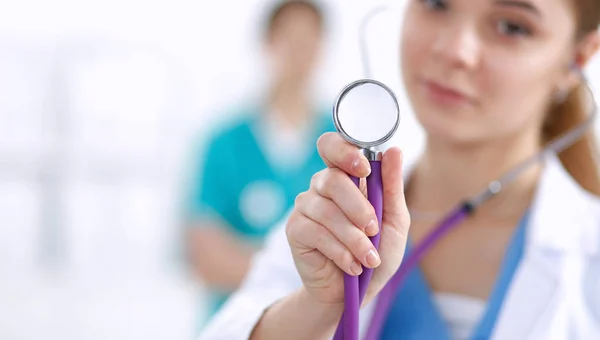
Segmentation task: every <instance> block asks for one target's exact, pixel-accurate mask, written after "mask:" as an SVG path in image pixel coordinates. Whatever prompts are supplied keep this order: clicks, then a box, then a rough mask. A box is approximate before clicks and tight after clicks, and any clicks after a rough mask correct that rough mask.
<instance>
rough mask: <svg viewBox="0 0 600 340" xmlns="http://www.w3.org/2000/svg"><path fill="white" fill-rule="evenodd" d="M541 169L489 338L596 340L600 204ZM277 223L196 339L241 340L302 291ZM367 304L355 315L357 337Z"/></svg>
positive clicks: (550, 161) (554, 168) (562, 173)
mask: <svg viewBox="0 0 600 340" xmlns="http://www.w3.org/2000/svg"><path fill="white" fill-rule="evenodd" d="M546 164H547V165H546V167H545V168H544V171H543V174H542V178H541V182H540V185H539V186H538V191H537V193H536V195H535V199H534V202H533V206H532V215H531V217H530V222H529V226H528V230H527V236H526V245H525V251H524V255H523V259H522V261H521V263H520V264H519V267H518V268H517V271H516V272H515V276H514V278H513V280H512V282H511V285H510V287H509V290H508V291H507V295H506V297H505V302H504V304H503V307H502V309H501V311H500V313H499V316H498V320H497V323H496V327H495V330H494V332H493V338H492V339H494V340H524V339H530V340H533V339H544V340H548V339H557V340H558V339H560V340H563V339H564V340H567V339H568V340H579V339H582V340H583V339H586V340H587V339H600V199H599V198H598V197H595V196H593V195H591V194H589V193H587V192H585V191H584V190H583V189H582V188H581V187H580V186H578V185H577V183H576V182H575V181H574V180H573V179H572V178H571V177H570V176H569V175H568V173H567V172H566V170H565V169H564V168H563V167H562V165H561V163H560V162H559V160H558V159H557V158H556V157H555V156H549V157H548V158H547V162H546ZM409 168H410V166H409ZM407 172H408V171H407ZM284 225H285V223H282V225H281V226H280V227H279V228H277V229H276V230H275V231H274V232H273V233H272V234H271V235H270V237H269V240H268V242H267V244H266V247H265V248H264V249H263V250H262V251H261V252H260V253H259V254H258V255H257V256H256V257H255V259H254V263H253V267H252V270H251V272H250V273H249V275H248V277H247V278H246V280H245V282H244V284H243V286H242V287H241V289H240V290H239V291H238V292H237V293H236V294H234V295H233V296H232V298H231V299H230V300H229V301H228V303H227V304H226V305H225V306H224V307H223V309H222V310H221V311H220V312H219V313H218V314H217V315H216V316H215V318H214V319H213V320H212V322H210V323H209V325H207V328H205V329H204V332H203V333H202V334H201V335H200V338H199V340H237V339H248V337H249V334H250V332H251V331H252V329H253V327H254V325H255V324H256V323H257V321H258V320H259V318H260V317H261V314H262V313H263V311H264V310H265V309H266V308H267V307H268V306H269V305H271V304H272V303H273V302H275V301H276V300H277V299H279V298H281V297H283V296H285V295H287V294H289V293H290V292H292V291H294V290H296V289H297V288H299V287H300V286H301V284H302V283H301V281H300V277H299V275H298V273H297V272H296V268H295V266H294V262H293V261H292V257H291V254H290V251H289V247H288V243H287V239H286V236H285V228H284ZM372 305H373V304H372V303H371V306H367V307H365V308H363V310H361V314H360V318H361V331H362V332H364V331H365V330H366V324H365V321H367V320H368V319H370V314H371V312H372V310H371V307H372ZM362 332H361V333H362ZM363 334H364V333H363ZM282 339H285V336H284V335H282Z"/></svg>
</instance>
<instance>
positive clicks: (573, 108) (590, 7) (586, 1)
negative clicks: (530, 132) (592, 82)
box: [543, 0, 600, 196]
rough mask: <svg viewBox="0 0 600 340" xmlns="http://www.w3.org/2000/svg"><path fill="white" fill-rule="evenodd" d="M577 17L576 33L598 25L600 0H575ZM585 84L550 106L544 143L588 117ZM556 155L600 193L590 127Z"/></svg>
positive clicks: (599, 174) (583, 33)
mask: <svg viewBox="0 0 600 340" xmlns="http://www.w3.org/2000/svg"><path fill="white" fill-rule="evenodd" d="M575 2H576V5H577V15H578V20H579V32H578V34H577V36H578V37H584V36H586V35H587V34H590V33H592V32H594V31H595V30H597V29H598V26H599V25H600V1H599V0H575ZM587 91H588V90H587V89H586V85H585V84H580V85H579V86H578V87H577V88H575V89H574V90H573V91H572V92H571V93H569V95H568V97H567V98H566V100H565V101H564V102H563V103H561V104H558V105H555V106H554V107H552V108H551V110H550V112H549V115H548V119H547V121H546V124H545V126H544V131H543V136H544V143H546V142H548V141H550V140H552V139H554V138H556V137H558V136H559V135H560V134H562V133H564V132H566V131H567V130H569V129H571V128H573V127H574V126H576V125H578V124H581V123H583V122H584V121H585V120H586V119H588V118H589V104H588V103H587V98H588V97H589V96H588V93H587ZM559 159H560V161H561V163H562V164H563V166H564V167H565V169H566V170H567V171H568V172H569V174H570V175H571V176H572V177H573V178H574V179H575V180H576V181H577V183H579V185H580V186H581V187H582V188H584V189H585V190H587V191H589V192H591V193H593V194H595V195H598V196H600V159H599V153H598V144H597V140H596V138H595V136H594V132H593V128H590V129H589V130H588V131H587V132H586V133H585V135H584V136H583V137H582V138H581V139H579V140H578V141H577V142H575V143H574V144H573V145H572V146H571V147H569V148H567V149H565V150H564V151H563V152H561V153H560V154H559Z"/></svg>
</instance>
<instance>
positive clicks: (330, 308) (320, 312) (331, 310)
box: [293, 287, 344, 333]
mask: <svg viewBox="0 0 600 340" xmlns="http://www.w3.org/2000/svg"><path fill="white" fill-rule="evenodd" d="M294 295H295V297H294V298H293V299H295V300H296V301H298V303H297V306H298V308H301V310H302V311H303V312H304V313H307V315H309V316H310V318H311V319H312V320H314V321H315V325H318V328H319V329H321V330H323V331H325V332H331V333H333V331H335V328H336V327H337V324H338V323H339V321H340V319H341V317H342V314H343V313H344V303H343V302H340V303H324V302H322V301H319V300H317V299H315V297H314V296H313V295H312V294H310V293H309V292H308V291H307V290H306V289H305V287H302V288H301V289H300V290H298V291H297V292H296V293H295V294H294Z"/></svg>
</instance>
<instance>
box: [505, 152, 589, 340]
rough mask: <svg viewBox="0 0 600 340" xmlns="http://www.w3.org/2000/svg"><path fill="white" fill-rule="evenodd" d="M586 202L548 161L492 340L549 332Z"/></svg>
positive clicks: (563, 173)
mask: <svg viewBox="0 0 600 340" xmlns="http://www.w3.org/2000/svg"><path fill="white" fill-rule="evenodd" d="M585 200H586V196H585V195H584V194H583V191H582V189H580V188H579V187H578V186H577V185H576V183H575V182H574V181H573V179H572V178H571V177H570V176H569V175H568V174H567V173H566V171H565V170H564V168H563V167H562V165H561V164H560V162H559V160H558V159H557V158H556V157H555V156H551V157H548V159H547V162H546V167H545V169H544V172H543V174H542V178H541V181H540V185H539V186H538V190H537V193H536V195H535V199H534V202H533V206H532V213H531V217H530V221H529V225H528V230H527V235H526V244H525V251H524V254H523V258H522V260H521V264H520V265H519V268H518V269H517V271H516V273H515V276H514V279H513V282H512V284H511V286H510V287H509V290H508V292H507V295H506V298H505V302H504V306H503V308H502V310H501V311H500V314H499V317H498V320H497V322H496V327H495V331H494V335H493V339H496V340H504V339H532V338H535V339H537V338H544V336H542V333H544V334H545V332H547V331H548V328H550V326H551V324H552V323H553V322H552V321H551V320H556V316H557V313H558V304H559V301H560V299H561V294H560V292H562V291H563V290H562V289H559V288H560V287H561V285H562V284H563V283H564V282H563V280H562V278H563V277H564V275H562V274H563V272H564V270H565V266H564V263H565V262H566V261H567V258H568V256H567V255H568V254H570V253H572V251H573V250H574V249H575V248H576V247H577V246H578V244H579V245H580V243H578V240H580V238H581V235H582V233H581V230H580V228H581V227H582V226H583V225H584V224H582V223H578V222H579V221H578V216H582V215H581V214H582V213H583V212H582V211H580V209H583V208H581V207H584V206H585ZM588 215H589V214H588ZM578 251H579V250H578ZM555 326H556V325H555ZM540 332H542V333H540ZM536 334H537V335H536Z"/></svg>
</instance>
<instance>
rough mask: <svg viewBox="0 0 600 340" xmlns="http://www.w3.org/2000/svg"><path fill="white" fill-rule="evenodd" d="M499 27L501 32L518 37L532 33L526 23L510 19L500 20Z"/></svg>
mask: <svg viewBox="0 0 600 340" xmlns="http://www.w3.org/2000/svg"><path fill="white" fill-rule="evenodd" d="M497 28H498V31H500V33H501V34H504V35H507V36H511V37H512V36H517V37H518V36H530V35H531V30H529V29H528V28H527V27H525V26H524V25H520V24H518V23H515V22H511V21H508V20H500V21H499V22H498V27H497Z"/></svg>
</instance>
